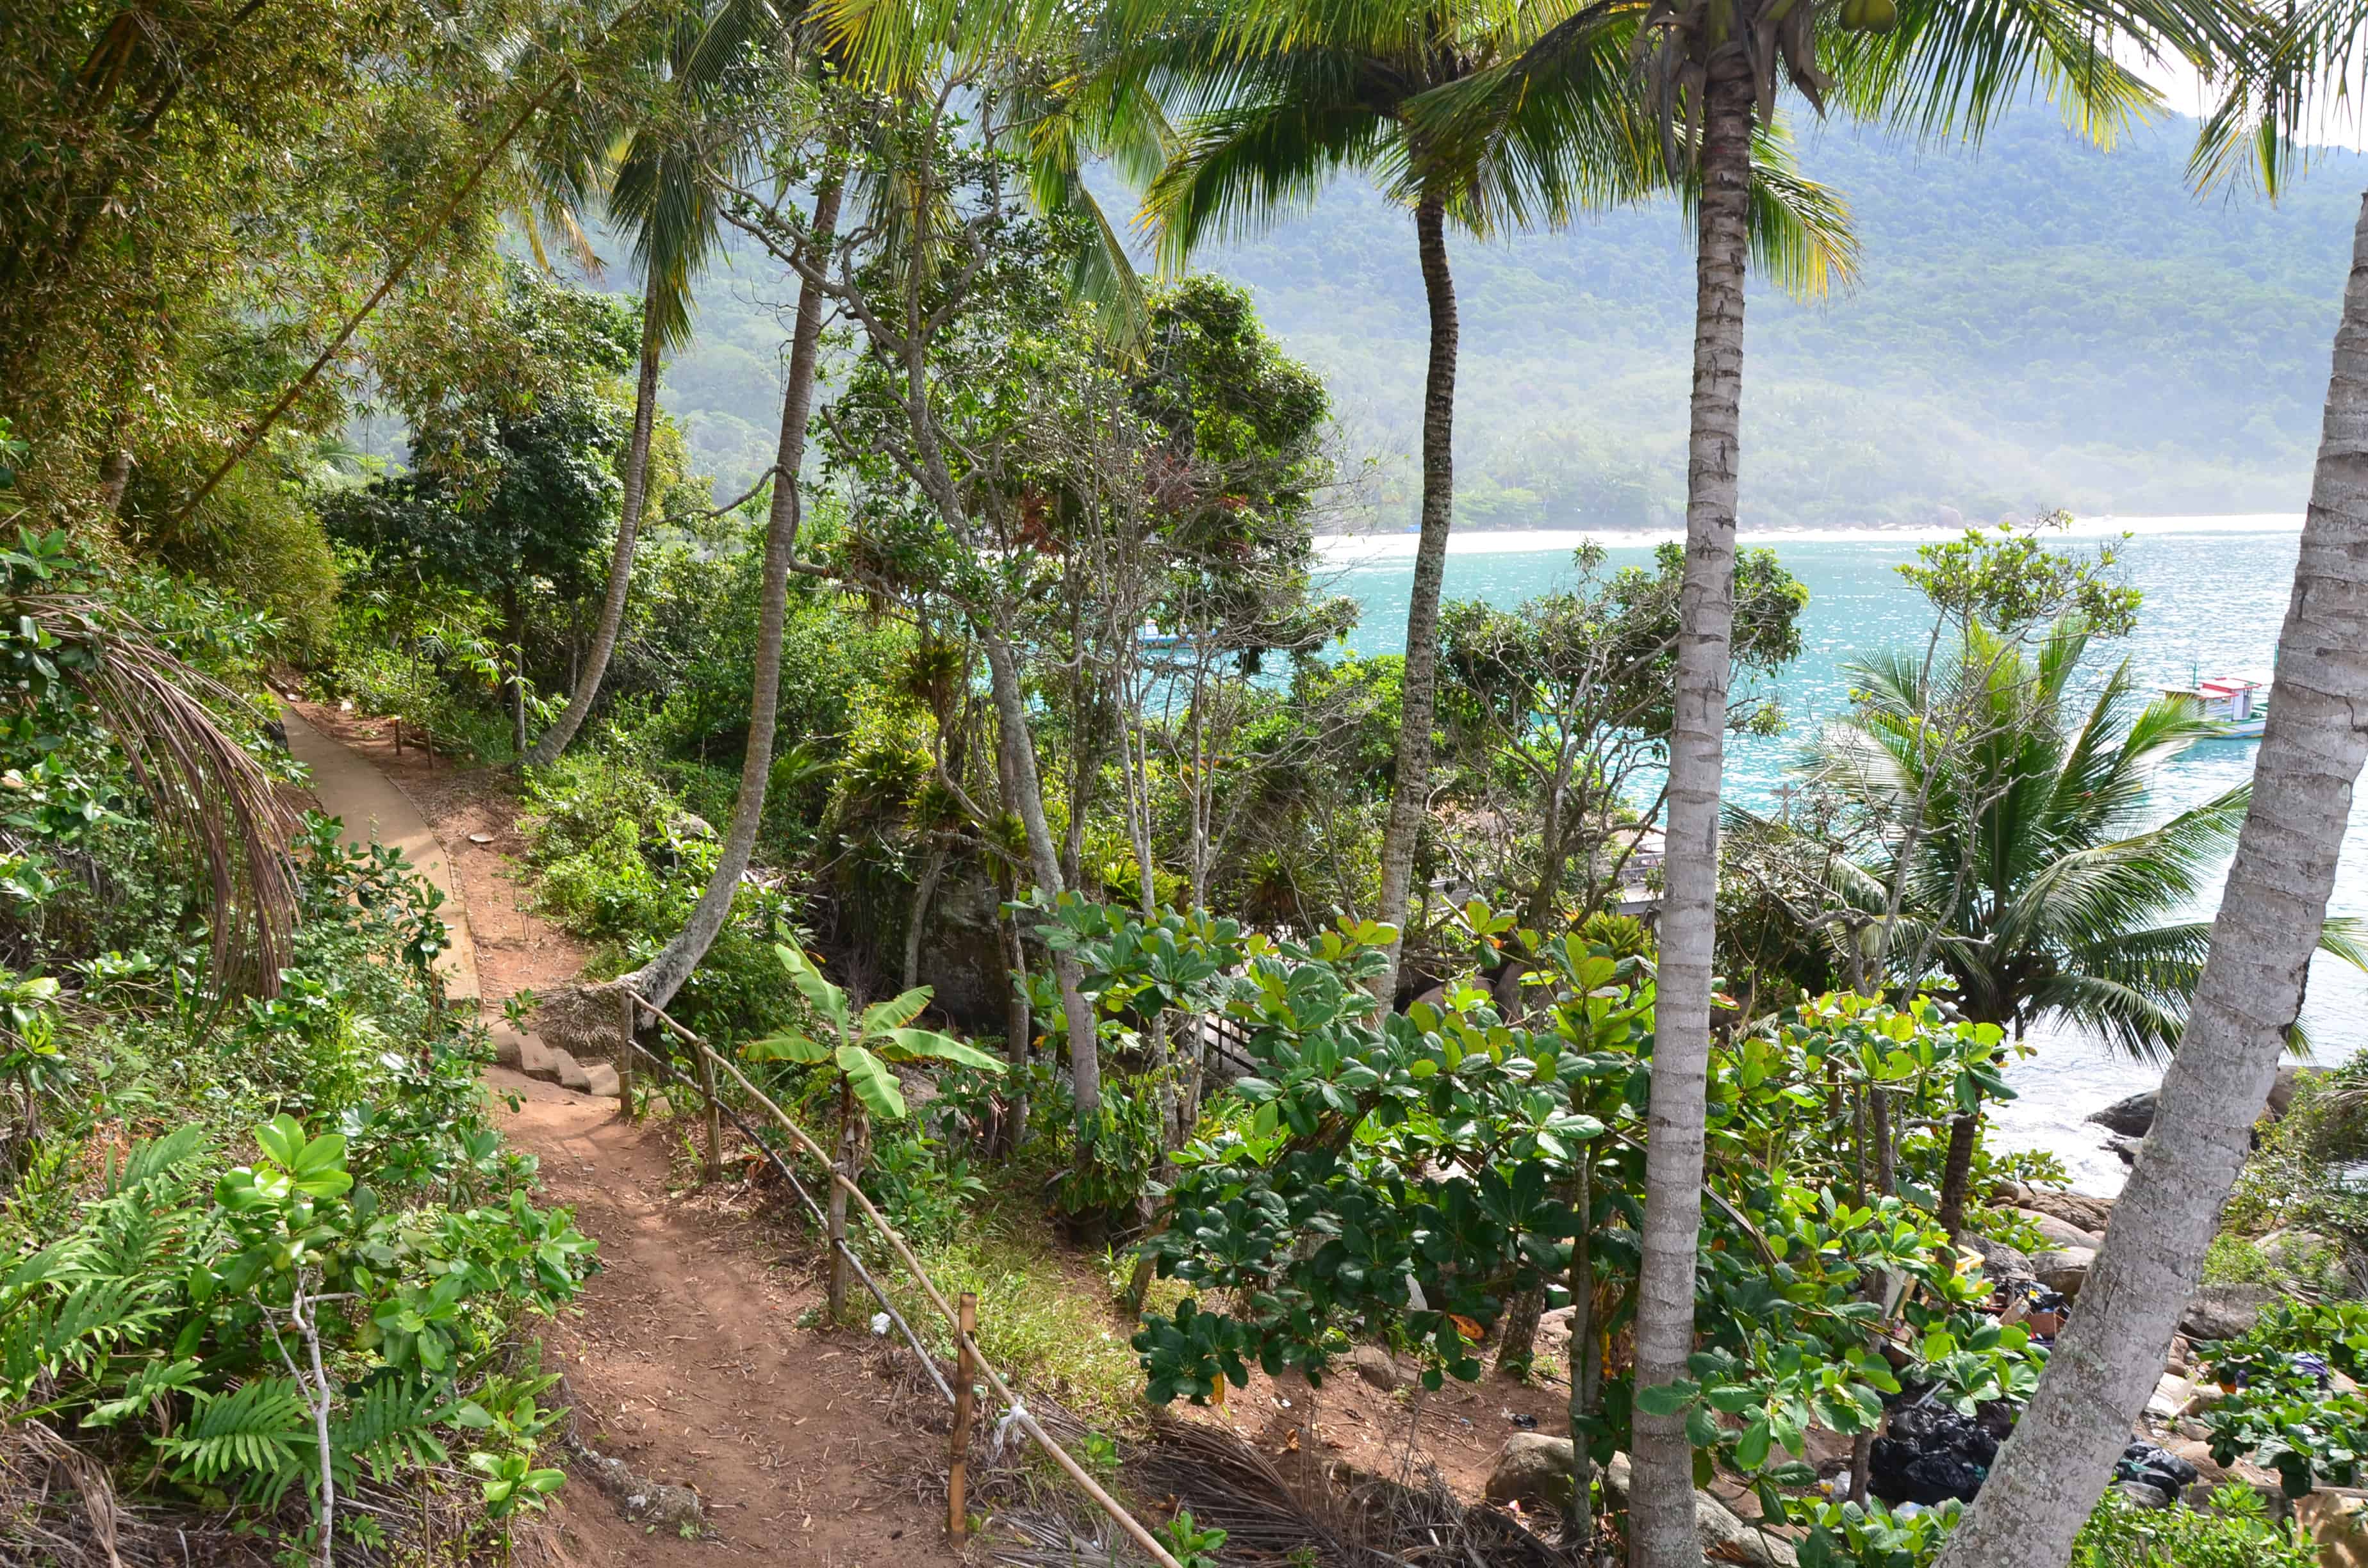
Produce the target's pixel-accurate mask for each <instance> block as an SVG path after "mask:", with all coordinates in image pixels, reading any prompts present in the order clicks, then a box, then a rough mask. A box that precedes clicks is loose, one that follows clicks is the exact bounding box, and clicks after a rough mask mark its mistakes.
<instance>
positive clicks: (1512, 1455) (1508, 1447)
mask: <svg viewBox="0 0 2368 1568" xmlns="http://www.w3.org/2000/svg"><path fill="white" fill-rule="evenodd" d="M1576 1457H1577V1449H1574V1448H1573V1447H1572V1445H1571V1440H1570V1439H1569V1438H1568V1437H1548V1436H1547V1435H1546V1434H1544V1433H1543V1432H1516V1433H1514V1434H1513V1435H1512V1436H1511V1437H1508V1438H1506V1439H1505V1446H1504V1447H1503V1448H1502V1449H1498V1450H1497V1464H1496V1468H1494V1469H1493V1470H1491V1471H1489V1472H1488V1489H1487V1491H1486V1494H1485V1495H1486V1497H1487V1499H1488V1501H1489V1502H1491V1503H1519V1504H1520V1505H1521V1506H1523V1507H1525V1508H1541V1509H1554V1510H1557V1511H1566V1510H1568V1508H1569V1507H1570V1494H1571V1485H1570V1467H1571V1461H1572V1460H1574V1459H1575V1458H1576ZM1614 1462H1615V1463H1616V1462H1618V1461H1617V1460H1615V1461H1614Z"/></svg>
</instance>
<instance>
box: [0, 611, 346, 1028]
mask: <svg viewBox="0 0 2368 1568" xmlns="http://www.w3.org/2000/svg"><path fill="white" fill-rule="evenodd" d="M0 613H6V614H7V615H8V616H10V617H11V618H12V619H16V618H21V619H26V620H28V621H30V622H31V623H32V624H33V625H35V626H37V627H39V628H40V629H41V630H42V631H46V632H47V633H49V634H50V635H51V637H54V638H56V639H57V640H58V641H59V642H64V643H67V644H69V645H73V646H79V647H81V648H84V649H86V650H87V651H89V653H91V654H93V655H94V657H93V658H92V660H91V662H90V663H89V664H88V665H85V666H82V667H78V668H76V669H75V670H74V671H73V673H72V676H71V678H72V679H73V680H74V684H75V685H76V687H78V688H79V689H80V690H81V692H82V694H83V696H84V697H85V699H87V700H88V701H89V702H90V704H91V709H92V711H93V712H94V714H95V715H96V716H97V720H98V722H99V723H100V724H101V725H102V726H104V727H105V728H106V729H107V731H108V733H110V734H112V735H113V736H114V737H115V741H116V744H118V745H120V746H121V747H122V748H123V754H124V756H125V758H126V759H127V760H128V761H129V763H130V764H131V774H132V778H133V779H134V780H135V781H136V782H137V783H138V785H139V787H140V790H141V793H142V796H144V797H145V798H146V800H147V802H148V807H149V811H150V812H151V813H152V815H153V816H154V821H155V824H156V827H157V831H158V833H159V835H160V836H161V837H162V838H163V839H164V841H165V845H166V846H168V848H169V849H170V850H172V851H174V852H176V853H177V854H178V855H179V856H181V857H182V858H184V860H185V861H187V862H188V866H189V869H190V873H191V880H192V881H193V882H194V883H195V884H196V885H198V886H200V887H203V888H205V889H206V890H207V892H208V894H209V906H210V909H211V919H210V924H211V941H212V948H211V968H210V972H209V983H210V984H211V986H212V987H213V988H214V989H215V991H216V992H217V994H223V995H228V994H236V993H247V994H256V995H265V996H268V995H272V994H276V993H277V992H278V990H279V971H280V970H281V969H282V968H284V967H285V966H286V964H287V962H288V958H289V940H290V931H291V930H292V928H293V926H294V924H295V917H296V878H295V869H294V863H293V861H292V859H291V858H290V844H291V843H292V842H293V839H294V835H295V832H296V829H297V827H298V825H299V823H300V814H299V813H298V812H297V811H296V809H295V807H294V806H293V805H292V804H291V803H290V801H289V800H288V798H287V797H286V796H285V795H283V794H282V793H281V791H280V790H279V786H278V785H276V784H275V783H273V782H272V779H271V777H270V775H269V774H268V773H266V772H265V771H264V769H263V766H262V765H261V764H260V763H258V762H256V760H255V758H254V757H253V756H249V755H248V753H247V751H246V748H245V746H243V745H241V744H239V742H238V740H237V738H236V737H235V736H233V734H231V733H229V731H227V730H226V729H224V728H223V725H222V722H221V721H220V720H218V719H217V718H216V717H215V710H217V709H219V710H222V712H225V713H227V712H232V711H235V710H236V709H237V708H238V706H239V701H240V699H239V698H238V696H237V694H236V693H234V692H233V691H231V690H230V689H229V688H228V687H224V686H222V684H221V683H220V682H218V681H216V680H214V679H213V678H212V677H211V676H207V675H205V674H203V673H201V672H199V671H198V670H195V669H192V668H191V667H190V666H189V665H186V664H184V663H182V661H181V660H179V659H178V658H176V657H175V656H174V655H173V654H172V653H170V652H168V651H167V650H165V648H163V647H161V646H160V645H158V644H157V642H155V641H154V639H153V638H151V637H150V636H149V635H148V634H147V632H146V631H144V630H142V628H141V627H140V626H138V625H137V624H136V623H134V622H132V621H131V620H130V619H128V618H126V617H125V616H124V615H123V614H122V613H121V612H120V610H118V609H116V608H114V607H113V606H111V605H109V604H108V603H106V602H105V601H103V600H100V599H97V598H94V597H85V596H82V595H78V594H74V593H72V592H68V591H63V590H60V591H54V592H34V593H18V594H14V595H10V596H6V601H5V604H0Z"/></svg>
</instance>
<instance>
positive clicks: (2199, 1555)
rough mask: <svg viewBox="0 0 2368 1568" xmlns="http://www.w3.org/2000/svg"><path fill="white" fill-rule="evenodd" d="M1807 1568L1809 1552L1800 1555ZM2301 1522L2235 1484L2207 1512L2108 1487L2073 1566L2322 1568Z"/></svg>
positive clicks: (2078, 1543)
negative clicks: (2282, 1517)
mask: <svg viewBox="0 0 2368 1568" xmlns="http://www.w3.org/2000/svg"><path fill="white" fill-rule="evenodd" d="M1801 1561H1802V1562H1803V1564H1804V1568H1806V1565H1807V1563H1808V1561H1809V1560H1808V1558H1807V1556H1806V1555H1805V1554H1804V1555H1803V1557H1802V1559H1801ZM2317 1562H2318V1552H2317V1548H2315V1547H2314V1546H2312V1545H2311V1542H2310V1538H2309V1536H2307V1535H2306V1534H2305V1533H2304V1532H2303V1531H2302V1529H2301V1528H2300V1527H2298V1526H2294V1525H2280V1524H2275V1523H2273V1522H2271V1519H2270V1517H2269V1515H2268V1513H2267V1511H2266V1510H2265V1509H2264V1508H2263V1506H2262V1504H2261V1498H2260V1494H2259V1493H2257V1492H2255V1491H2254V1490H2253V1489H2252V1488H2251V1487H2249V1486H2245V1485H2242V1484H2239V1483H2228V1484H2226V1485H2224V1486H2222V1487H2220V1488H2219V1489H2218V1490H2217V1491H2215V1492H2214V1493H2213V1494H2212V1506H2211V1508H2210V1509H2209V1510H2206V1511H2199V1510H2197V1509H2194V1508H2190V1507H2188V1506H2185V1505H2183V1504H2182V1505H2180V1506H2177V1507H2173V1508H2168V1509H2162V1508H2148V1507H2146V1506H2142V1505H2140V1504H2138V1503H2135V1502H2133V1501H2132V1500H2131V1499H2129V1498H2127V1497H2123V1496H2122V1495H2121V1494H2118V1493H2113V1492H2108V1493H2106V1494H2105V1497H2104V1501H2102V1502H2101V1503H2100V1504H2098V1505H2097V1511H2096V1512H2095V1513H2093V1514H2091V1515H2089V1522H2088V1524H2087V1525H2085V1526H2084V1527H2082V1528H2081V1531H2080V1539H2079V1540H2078V1541H2076V1542H2074V1543H2073V1547H2072V1562H2071V1563H2070V1565H2069V1568H2317Z"/></svg>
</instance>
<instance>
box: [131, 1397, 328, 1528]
mask: <svg viewBox="0 0 2368 1568" xmlns="http://www.w3.org/2000/svg"><path fill="white" fill-rule="evenodd" d="M195 1404H196V1408H195V1409H194V1410H193V1411H192V1413H191V1415H190V1417H189V1424H188V1426H186V1427H184V1428H183V1429H182V1430H181V1432H180V1433H179V1434H178V1435H177V1436H175V1437H163V1438H159V1439H158V1440H157V1444H156V1447H157V1449H159V1450H160V1451H161V1452H162V1453H163V1454H164V1455H165V1458H166V1459H169V1460H177V1461H178V1464H179V1468H178V1470H177V1471H176V1472H175V1473H176V1479H179V1480H183V1481H193V1482H196V1483H199V1484H201V1485H211V1484H213V1483H217V1482H221V1481H223V1480H226V1479H229V1478H231V1477H233V1476H234V1475H236V1474H237V1473H238V1472H239V1471H245V1472H246V1473H245V1478H244V1479H243V1480H242V1481H240V1482H239V1483H238V1484H239V1490H240V1491H241V1492H242V1493H243V1494H245V1496H246V1498H247V1499H248V1500H249V1501H250V1502H256V1503H261V1504H263V1505H264V1506H267V1507H268V1506H272V1505H274V1504H277V1503H278V1502H279V1499H280V1497H281V1496H282V1495H283V1494H285V1493H286V1492H287V1490H288V1488H289V1487H290V1485H291V1484H293V1483H296V1482H297V1481H300V1480H303V1479H305V1478H306V1477H307V1476H308V1475H309V1474H310V1473H311V1469H310V1467H309V1466H308V1465H307V1464H306V1463H305V1462H304V1460H303V1459H302V1457H300V1445H307V1446H309V1444H310V1443H311V1441H312V1433H311V1431H310V1430H309V1427H310V1425H311V1416H310V1414H309V1413H308V1412H307V1411H306V1409H305V1407H304V1399H303V1395H302V1393H300V1392H298V1391H297V1388H296V1384H295V1383H294V1381H291V1380H290V1379H287V1378H256V1379H254V1380H253V1381H249V1382H246V1383H243V1384H241V1385H240V1386H239V1387H237V1388H235V1389H233V1390H232V1391H231V1392H228V1393H204V1392H200V1393H199V1394H198V1395H197V1398H196V1402H195Z"/></svg>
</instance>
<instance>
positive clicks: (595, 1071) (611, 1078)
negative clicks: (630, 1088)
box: [584, 1062, 624, 1100]
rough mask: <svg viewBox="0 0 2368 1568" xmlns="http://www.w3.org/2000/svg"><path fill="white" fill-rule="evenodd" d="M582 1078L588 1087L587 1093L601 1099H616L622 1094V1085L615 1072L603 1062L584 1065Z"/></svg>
mask: <svg viewBox="0 0 2368 1568" xmlns="http://www.w3.org/2000/svg"><path fill="white" fill-rule="evenodd" d="M584 1076H585V1079H586V1082H587V1084H588V1085H589V1092H590V1093H592V1094H595V1095H598V1096H600V1097H601V1098H603V1099H610V1100H613V1099H616V1098H618V1097H620V1096H621V1095H622V1094H623V1092H624V1085H623V1084H621V1083H620V1082H619V1081H618V1078H617V1070H616V1069H615V1068H614V1067H611V1066H609V1064H608V1063H607V1062H586V1063H584Z"/></svg>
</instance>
